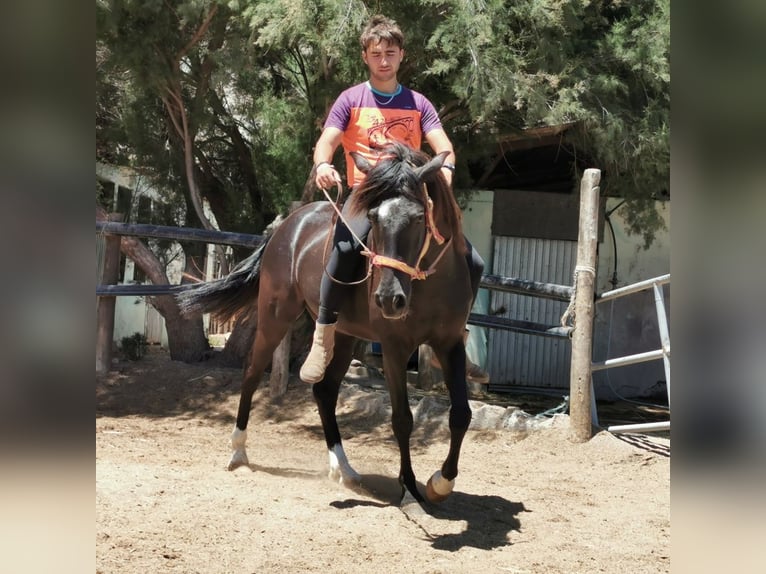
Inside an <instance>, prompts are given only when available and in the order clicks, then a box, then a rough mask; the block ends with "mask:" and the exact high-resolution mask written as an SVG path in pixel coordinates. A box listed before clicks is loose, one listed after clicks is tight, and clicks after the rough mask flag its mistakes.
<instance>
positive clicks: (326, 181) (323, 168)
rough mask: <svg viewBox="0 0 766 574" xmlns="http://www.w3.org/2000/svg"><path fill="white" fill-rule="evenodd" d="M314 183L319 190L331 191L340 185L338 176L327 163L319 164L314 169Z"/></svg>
mask: <svg viewBox="0 0 766 574" xmlns="http://www.w3.org/2000/svg"><path fill="white" fill-rule="evenodd" d="M315 181H316V184H317V187H319V189H332V188H333V187H335V186H336V185H340V184H341V179H340V174H339V173H338V171H337V170H336V169H335V166H334V165H332V164H331V163H329V162H326V161H323V162H319V164H318V165H317V168H316V177H315Z"/></svg>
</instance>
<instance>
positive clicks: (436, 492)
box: [426, 470, 455, 504]
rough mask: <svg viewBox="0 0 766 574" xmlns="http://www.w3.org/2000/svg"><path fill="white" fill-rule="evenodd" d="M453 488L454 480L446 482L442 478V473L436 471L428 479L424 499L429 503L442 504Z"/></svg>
mask: <svg viewBox="0 0 766 574" xmlns="http://www.w3.org/2000/svg"><path fill="white" fill-rule="evenodd" d="M454 486H455V481H454V480H447V479H446V478H444V477H443V476H442V473H441V472H439V471H438V470H437V471H436V472H435V473H434V475H433V476H432V477H431V478H429V479H428V484H426V498H427V499H428V501H429V502H433V503H434V504H438V503H440V502H444V501H445V500H447V499H448V498H449V495H450V494H452V489H453V488H454Z"/></svg>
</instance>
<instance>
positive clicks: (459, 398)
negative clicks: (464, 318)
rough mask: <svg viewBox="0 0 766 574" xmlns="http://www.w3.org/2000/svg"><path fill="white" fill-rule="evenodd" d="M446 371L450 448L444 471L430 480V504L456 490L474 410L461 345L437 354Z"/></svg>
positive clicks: (442, 499)
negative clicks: (462, 449) (464, 445)
mask: <svg viewBox="0 0 766 574" xmlns="http://www.w3.org/2000/svg"><path fill="white" fill-rule="evenodd" d="M437 355H438V357H439V360H440V361H441V363H442V365H445V364H446V365H449V367H448V368H446V369H444V371H443V372H444V382H445V384H446V385H447V389H448V390H449V396H450V404H451V406H450V412H449V429H450V445H449V453H447V458H446V459H445V461H444V464H442V467H441V470H440V471H439V470H437V471H436V472H435V473H434V474H433V476H432V477H431V478H430V479H429V480H428V484H427V485H426V497H427V498H428V500H430V501H431V502H442V501H444V500H445V499H446V498H447V497H448V496H449V495H450V494H452V490H453V488H454V487H455V478H456V477H457V474H458V460H459V458H460V448H461V447H462V445H463V438H464V437H465V433H466V431H467V430H468V425H469V424H470V423H471V407H470V406H469V405H468V388H467V385H466V381H465V361H466V359H465V346H464V345H463V343H462V341H460V342H459V343H456V344H454V345H453V346H452V348H451V349H449V351H448V352H447V353H441V352H438V351H437Z"/></svg>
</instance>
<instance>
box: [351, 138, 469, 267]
mask: <svg viewBox="0 0 766 574" xmlns="http://www.w3.org/2000/svg"><path fill="white" fill-rule="evenodd" d="M382 152H383V154H382V158H381V159H380V160H379V161H378V163H377V164H376V165H375V166H374V167H373V168H372V169H371V170H370V171H369V172H368V173H367V175H366V176H365V178H364V181H363V182H362V183H361V184H360V186H359V187H358V188H357V189H356V190H354V193H352V194H351V197H350V198H349V206H348V209H349V211H350V213H351V214H352V215H359V214H360V213H366V212H367V211H369V210H370V209H372V208H373V207H375V206H377V205H379V204H380V203H381V202H383V201H385V200H387V199H390V198H392V197H396V196H399V195H404V196H406V197H408V198H409V199H411V200H413V201H416V202H418V203H420V204H421V205H422V204H423V195H422V192H421V188H420V186H419V185H418V184H417V181H416V179H415V174H414V172H413V169H412V168H413V167H420V166H422V165H425V164H426V163H428V162H429V161H430V160H431V157H429V156H428V155H427V154H425V153H423V152H421V151H418V150H415V149H412V148H411V147H409V146H406V145H404V144H401V143H398V142H395V143H391V144H388V145H386V147H385V148H383V150H382ZM425 183H426V188H427V190H428V195H429V197H430V198H431V201H433V203H434V220H435V221H436V223H437V226H439V227H440V231H441V232H442V234H443V235H445V237H448V238H449V237H451V238H452V243H453V244H454V245H455V247H456V248H457V250H458V252H459V253H465V251H466V249H467V247H466V244H465V237H463V216H462V213H461V211H460V207H459V206H458V204H457V201H455V196H454V195H453V194H452V190H451V189H450V187H449V185H447V180H445V179H444V176H443V175H442V174H441V172H437V173H435V174H433V175H432V176H431V177H430V178H428V179H427V180H426V181H425ZM440 224H441V225H440ZM445 227H446V229H445Z"/></svg>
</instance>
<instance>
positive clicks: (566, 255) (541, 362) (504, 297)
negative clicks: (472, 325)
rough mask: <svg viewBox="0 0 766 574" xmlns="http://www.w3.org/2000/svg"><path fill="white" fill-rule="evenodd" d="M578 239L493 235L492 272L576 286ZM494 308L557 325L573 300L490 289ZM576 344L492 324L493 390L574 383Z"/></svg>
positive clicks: (490, 361) (511, 316) (490, 365)
mask: <svg viewBox="0 0 766 574" xmlns="http://www.w3.org/2000/svg"><path fill="white" fill-rule="evenodd" d="M576 261H577V242H576V241H563V240H553V239H531V238H526V237H500V236H495V237H493V257H492V262H493V264H492V273H493V274H495V275H501V276H505V277H517V278H520V279H529V280H532V281H543V282H546V283H557V284H559V285H571V284H572V273H573V271H574V267H575V263H576ZM490 301H491V302H490V309H492V310H496V309H499V308H501V307H505V309H506V312H505V313H504V314H502V315H499V316H501V317H507V318H509V319H521V320H525V321H534V322H535V323H542V324H545V325H551V326H557V325H558V324H559V322H560V321H561V315H562V314H563V313H564V311H565V310H566V307H567V303H565V302H562V301H554V300H552V299H542V298H539V297H529V296H526V295H517V294H515V293H503V292H501V291H490ZM570 347H571V345H570V344H569V341H567V340H565V339H558V338H552V337H538V336H535V335H527V334H524V333H515V332H512V331H504V330H500V329H490V330H489V337H488V356H487V367H488V369H489V373H490V375H491V378H492V383H491V385H490V389H494V390H499V391H502V390H504V389H505V390H508V389H509V388H510V387H513V386H514V385H518V386H531V387H549V388H568V387H569V362H570V357H571V349H570Z"/></svg>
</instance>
